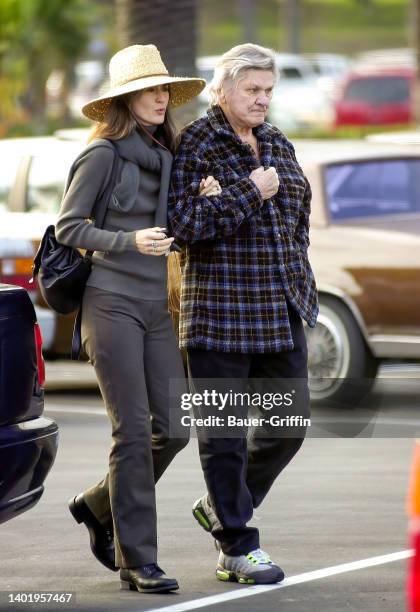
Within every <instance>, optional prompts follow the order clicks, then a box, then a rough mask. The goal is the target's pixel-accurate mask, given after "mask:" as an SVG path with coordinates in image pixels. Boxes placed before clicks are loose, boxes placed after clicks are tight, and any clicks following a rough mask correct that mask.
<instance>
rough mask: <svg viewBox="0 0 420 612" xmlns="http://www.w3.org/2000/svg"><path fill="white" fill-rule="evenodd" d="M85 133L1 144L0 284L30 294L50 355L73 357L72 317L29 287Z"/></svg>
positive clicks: (47, 352) (45, 345)
mask: <svg viewBox="0 0 420 612" xmlns="http://www.w3.org/2000/svg"><path fill="white" fill-rule="evenodd" d="M87 134H88V130H75V131H64V130H63V131H62V132H61V133H60V136H49V137H35V138H15V139H4V140H1V141H0V156H1V159H2V164H1V165H0V220H1V223H0V282H3V283H16V284H19V285H21V286H23V287H25V289H27V290H28V291H29V292H30V295H31V297H32V300H33V302H34V303H35V307H36V314H37V318H38V321H39V323H40V326H41V329H42V334H43V338H44V351H45V353H46V354H47V355H49V356H54V355H67V356H68V355H69V354H70V342H71V334H72V327H73V316H71V315H70V316H64V315H57V314H56V313H54V312H52V311H51V310H50V309H49V308H47V307H46V304H45V303H44V302H43V301H42V298H41V296H40V294H39V291H38V288H37V284H36V282H35V283H33V284H30V282H29V281H30V279H31V276H32V272H31V266H32V260H33V257H34V254H35V252H36V249H37V248H38V244H39V241H40V238H41V237H42V235H43V233H44V230H45V228H46V227H47V226H48V225H50V224H54V223H55V222H56V219H57V213H58V210H59V208H60V202H61V198H62V194H63V188H64V183H65V180H66V177H67V173H68V170H69V168H70V165H71V163H72V161H73V160H74V158H75V157H76V155H77V154H78V153H79V151H80V150H81V149H82V148H83V146H84V144H85V142H86V139H87Z"/></svg>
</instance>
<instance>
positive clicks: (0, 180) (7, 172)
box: [0, 154, 20, 212]
mask: <svg viewBox="0 0 420 612" xmlns="http://www.w3.org/2000/svg"><path fill="white" fill-rule="evenodd" d="M19 163H20V157H19V156H17V155H10V154H5V155H4V156H2V160H1V164H0V212H2V211H4V210H7V209H8V207H9V198H10V191H11V189H12V187H13V183H14V182H15V180H16V173H17V170H18V166H19Z"/></svg>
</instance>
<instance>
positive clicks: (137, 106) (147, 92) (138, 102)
mask: <svg viewBox="0 0 420 612" xmlns="http://www.w3.org/2000/svg"><path fill="white" fill-rule="evenodd" d="M168 103H169V85H156V87H148V88H147V89H142V90H141V91H139V92H137V93H135V94H134V95H133V99H132V101H131V110H132V112H133V113H134V115H135V116H136V118H137V120H138V121H139V122H140V123H142V124H143V125H160V124H161V123H163V122H164V121H165V113H166V107H167V106H168Z"/></svg>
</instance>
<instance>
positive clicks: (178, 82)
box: [82, 45, 206, 121]
mask: <svg viewBox="0 0 420 612" xmlns="http://www.w3.org/2000/svg"><path fill="white" fill-rule="evenodd" d="M109 80H110V88H109V89H108V91H106V92H105V93H104V94H102V95H101V96H99V98H95V99H94V100H91V101H90V102H88V103H87V104H85V105H84V106H83V108H82V113H83V114H84V115H85V116H86V117H88V118H89V119H93V120H94V121H103V119H104V118H105V115H106V112H107V110H108V108H109V105H110V104H111V100H112V99H113V98H116V97H117V96H122V95H124V94H127V93H131V92H134V91H140V90H141V89H146V88H147V87H156V86H157V85H166V84H168V85H169V106H172V107H175V106H181V105H182V104H186V103H187V102H189V101H190V100H192V99H193V98H195V97H196V96H198V94H199V93H200V92H201V91H202V90H203V89H204V87H205V86H206V81H205V80H204V79H198V78H193V77H176V76H170V74H169V72H168V70H167V68H166V66H165V64H164V63H163V61H162V58H161V57H160V53H159V51H158V49H157V48H156V47H155V45H131V46H130V47H126V48H125V49H122V50H121V51H118V53H116V54H115V55H113V56H112V57H111V60H110V62H109Z"/></svg>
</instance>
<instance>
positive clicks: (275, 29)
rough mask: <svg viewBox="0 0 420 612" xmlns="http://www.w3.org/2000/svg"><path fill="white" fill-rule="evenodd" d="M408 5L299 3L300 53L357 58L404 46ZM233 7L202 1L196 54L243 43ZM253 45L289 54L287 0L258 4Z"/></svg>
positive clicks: (373, 0) (385, 1)
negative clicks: (368, 51)
mask: <svg viewBox="0 0 420 612" xmlns="http://www.w3.org/2000/svg"><path fill="white" fill-rule="evenodd" d="M409 4H410V0H300V24H301V31H300V42H301V51H302V52H316V51H330V52H337V53H348V54H355V53H357V52H359V51H365V50H367V49H376V48H391V47H405V46H407V45H408V13H409ZM235 6H236V3H230V4H227V3H226V2H225V0H201V2H200V11H199V16H200V37H199V54H200V55H213V54H215V55H216V54H219V53H222V52H223V51H225V50H226V49H228V48H230V47H232V46H233V45H236V44H239V43H241V42H244V39H243V27H242V25H241V16H240V14H239V13H238V11H237V10H235ZM255 30H256V40H254V41H252V42H258V43H260V44H262V45H266V46H269V47H272V48H274V49H276V50H277V51H287V45H288V30H287V7H286V2H285V0H264V2H258V1H257V2H256V19H255Z"/></svg>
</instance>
